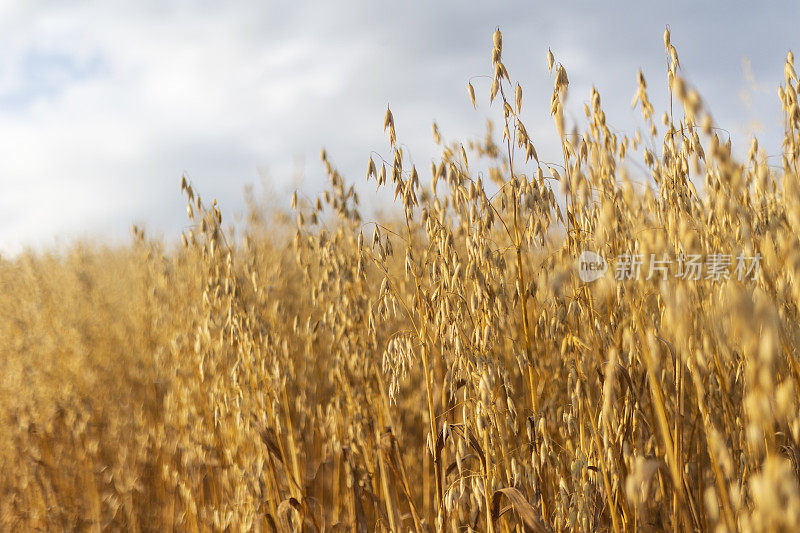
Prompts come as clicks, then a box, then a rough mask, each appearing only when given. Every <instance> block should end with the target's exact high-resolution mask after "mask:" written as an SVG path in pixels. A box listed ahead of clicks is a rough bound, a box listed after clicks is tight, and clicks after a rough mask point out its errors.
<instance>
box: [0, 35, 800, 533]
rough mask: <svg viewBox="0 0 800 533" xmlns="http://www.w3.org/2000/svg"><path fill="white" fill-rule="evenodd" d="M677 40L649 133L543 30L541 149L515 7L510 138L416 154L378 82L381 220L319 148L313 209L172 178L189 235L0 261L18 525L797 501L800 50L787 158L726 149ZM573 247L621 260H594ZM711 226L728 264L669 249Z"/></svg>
mask: <svg viewBox="0 0 800 533" xmlns="http://www.w3.org/2000/svg"><path fill="white" fill-rule="evenodd" d="M664 42H665V47H666V50H667V53H668V54H669V56H670V57H671V61H670V64H669V67H668V79H669V87H668V90H669V95H670V99H671V102H672V105H671V107H670V110H669V111H668V112H667V113H665V114H664V115H663V117H661V121H660V122H658V123H657V118H655V112H654V109H653V107H652V105H651V104H650V101H649V99H648V92H647V85H646V82H645V79H644V77H643V76H642V75H641V73H640V75H639V87H638V90H637V92H636V97H635V99H634V105H635V106H636V107H637V108H638V109H640V110H641V113H642V119H643V124H644V126H645V132H646V133H645V134H644V135H640V134H639V133H637V134H636V135H635V136H633V137H631V138H628V137H623V136H620V135H618V134H616V133H614V130H613V129H612V128H611V127H610V126H609V124H608V123H607V119H606V116H605V113H604V112H603V109H602V106H601V102H600V95H599V94H598V93H597V92H596V91H593V92H592V93H591V95H590V97H589V100H588V102H589V103H588V104H587V105H586V106H585V109H584V111H585V118H586V122H585V125H584V126H583V129H582V130H579V129H578V125H572V124H568V123H567V121H566V120H565V116H564V102H565V98H566V95H567V90H568V85H569V79H568V76H567V71H566V69H565V67H564V66H563V65H561V64H560V63H558V61H557V60H556V58H555V57H554V55H553V54H552V52H549V51H548V54H547V65H548V68H549V69H550V72H551V75H552V78H553V82H554V90H553V95H552V99H551V113H552V117H553V121H554V125H555V132H556V134H557V139H558V140H559V144H560V147H561V153H559V154H555V155H553V154H551V155H549V156H548V158H549V159H550V160H557V163H555V162H550V163H545V162H544V160H542V161H541V162H540V158H539V155H538V154H537V152H536V149H535V148H534V145H533V139H532V138H531V136H530V134H531V133H533V132H531V131H530V130H526V128H525V125H524V124H523V123H522V121H521V120H520V118H519V114H520V109H521V106H522V105H523V101H524V99H523V92H522V88H521V87H520V86H519V85H518V84H516V83H515V82H513V81H512V80H511V79H510V77H509V75H508V71H507V70H506V67H505V66H504V64H503V61H502V37H501V34H500V32H499V31H498V32H496V33H495V35H494V44H493V54H492V60H493V66H494V72H493V73H492V74H493V75H492V84H491V89H490V95H489V96H490V99H492V100H494V101H496V102H499V103H501V105H502V116H500V117H498V118H499V120H498V121H497V124H498V125H499V126H500V128H501V131H502V133H501V134H500V136H499V137H498V138H496V137H495V136H494V135H493V131H492V130H491V128H490V129H489V131H488V133H487V137H486V138H485V139H484V140H483V141H481V142H471V143H464V144H462V143H459V142H445V141H443V140H442V137H441V135H440V132H439V130H438V128H437V127H436V126H434V140H435V142H436V143H437V144H439V145H440V146H441V158H440V159H439V160H438V161H436V162H434V163H432V165H431V168H430V170H429V171H428V170H427V169H419V170H418V169H416V168H415V167H413V166H410V167H409V162H408V158H407V157H406V156H405V154H404V153H403V150H402V148H401V144H398V142H397V134H396V131H395V119H394V117H393V116H392V113H391V111H389V110H387V113H386V117H385V119H384V129H385V130H386V132H387V135H388V139H389V146H390V151H389V154H388V155H387V156H386V157H385V158H378V157H377V156H375V158H374V159H372V158H371V159H370V161H369V163H368V167H367V169H368V176H367V179H368V180H373V179H374V180H375V181H377V183H378V184H379V186H380V187H384V188H388V189H389V191H390V192H393V193H394V196H395V203H396V205H397V207H398V210H397V212H396V214H395V215H393V216H390V217H388V218H387V219H382V220H377V221H375V220H369V219H362V217H361V214H360V212H359V205H358V197H357V194H356V193H355V191H354V188H353V187H352V186H350V185H347V184H346V183H345V182H344V179H343V178H342V176H340V174H339V173H338V172H337V171H336V169H335V168H334V167H333V166H332V164H331V163H330V162H329V160H328V156H327V154H325V153H324V152H323V155H322V159H323V162H324V163H325V165H326V167H327V174H328V179H329V181H328V189H327V191H326V192H325V193H324V194H323V195H322V196H321V197H320V198H319V199H308V198H304V197H303V196H302V195H300V197H298V196H297V195H295V197H294V198H293V200H292V204H293V208H294V209H295V210H296V215H297V219H298V220H297V224H296V227H295V226H294V225H292V224H291V223H289V222H286V219H284V220H283V221H278V222H272V221H270V222H269V223H267V222H264V220H265V218H264V216H263V213H261V214H259V213H257V212H255V211H254V213H253V216H252V217H251V219H250V222H249V223H248V225H247V227H246V228H245V230H244V233H245V236H244V239H242V240H237V239H232V238H231V237H230V234H229V233H228V232H227V230H226V225H225V224H224V223H223V221H222V214H221V211H220V208H219V206H217V205H216V203H213V204H212V205H208V204H207V203H203V202H202V201H201V199H200V197H199V196H196V194H195V191H194V190H193V188H192V185H191V183H188V182H186V181H185V180H183V181H182V183H181V187H182V191H183V192H184V194H185V196H186V199H187V206H188V215H189V218H190V221H191V225H192V226H191V227H192V229H191V230H190V231H187V232H186V233H185V234H183V235H182V240H183V245H184V246H183V247H182V248H178V249H171V248H169V247H165V245H163V244H162V243H160V242H158V241H155V240H150V239H148V238H146V237H145V236H144V234H143V233H142V232H141V231H140V230H138V229H136V230H135V239H134V242H133V244H132V245H131V246H130V247H127V248H121V249H104V248H100V247H98V246H77V245H76V246H74V247H73V248H72V249H70V251H69V252H67V253H64V254H58V253H55V252H54V253H51V254H36V255H35V254H26V255H23V256H20V257H18V258H15V259H11V260H9V259H4V260H2V261H1V262H0V317H1V318H2V319H1V320H0V417H2V418H1V419H0V428H2V431H1V432H0V528H2V529H3V530H17V531H26V530H64V529H69V530H72V529H80V530H84V529H85V530H98V529H111V530H129V531H142V530H145V531H156V530H158V531H161V530H181V531H184V530H186V531H198V530H202V531H209V530H213V531H217V530H229V531H240V530H258V531H272V530H278V531H286V530H295V531H299V530H301V529H302V530H312V531H313V530H317V531H323V530H324V531H330V530H334V529H338V530H341V531H375V530H391V531H400V530H402V531H408V530H411V531H438V530H447V531H468V530H474V531H489V532H495V531H497V532H501V531H502V532H510V531H614V532H622V531H650V530H674V531H689V530H703V531H706V530H709V531H710V530H718V531H739V530H741V531H796V530H798V529H799V528H800V485H799V484H798V483H799V482H800V466H799V465H798V461H799V460H800V411H799V405H798V404H799V402H798V399H800V364H799V362H798V355H799V352H800V312H799V311H798V306H800V238H799V237H798V236H799V235H800V182H799V181H798V180H800V172H798V171H799V170H800V108H798V96H797V95H798V91H800V86H799V85H798V79H797V75H796V73H795V70H794V64H793V63H794V58H793V56H792V55H791V53H790V54H789V56H788V57H787V60H786V69H785V80H784V81H783V83H782V84H781V86H780V89H779V96H780V103H781V105H782V107H783V110H784V119H785V122H784V124H785V138H784V142H783V145H782V147H781V151H782V154H783V155H782V163H781V164H780V165H779V166H770V165H768V164H767V158H766V154H765V152H764V151H763V149H762V148H761V147H759V146H758V144H757V143H756V142H755V141H753V144H752V149H751V150H750V153H749V155H748V158H747V160H746V161H737V160H735V158H734V157H733V155H732V153H731V146H730V142H727V143H725V142H722V141H720V139H719V138H718V136H717V131H718V130H717V129H716V128H715V126H714V121H713V120H712V118H711V116H710V115H709V114H708V112H707V111H706V108H705V106H704V105H703V102H702V101H701V99H700V96H699V95H698V94H697V93H696V92H695V91H694V90H692V89H691V87H690V86H689V85H688V84H687V82H686V81H685V80H684V79H683V78H682V76H681V70H680V65H679V60H678V54H677V52H676V51H675V48H674V46H673V45H672V43H671V42H670V36H669V32H666V33H665V35H664ZM467 90H468V95H469V97H470V99H471V101H472V103H473V105H477V104H476V94H475V89H474V87H473V86H472V85H471V84H470V85H469V86H468V89H467ZM478 96H480V95H478ZM571 128H572V129H571ZM570 129H571V131H570ZM632 160H636V161H641V162H642V167H641V168H643V169H644V172H646V173H647V174H645V175H641V176H639V178H640V179H641V180H642V181H648V182H649V183H650V185H649V186H644V187H642V186H639V185H637V184H636V183H634V181H632V178H631V174H633V173H634V171H632V170H630V169H631V168H633V167H632V166H630V165H628V162H630V161H632ZM479 169H480V170H479ZM635 172H639V173H640V174H641V173H642V172H640V171H638V170H637V171H635ZM483 178H487V179H488V180H491V183H484V182H483ZM423 180H424V181H425V182H426V183H423ZM428 180H430V184H429V185H428V183H427V181H428ZM694 184H697V185H698V187H699V186H700V185H701V184H703V185H704V187H702V189H703V191H702V192H700V193H698V192H697V191H696V189H695V185H694ZM582 251H593V252H596V253H598V254H599V255H600V256H602V257H604V258H606V259H607V260H609V263H610V264H609V270H608V271H607V272H606V274H605V275H603V276H601V277H600V279H598V280H597V281H593V282H591V283H588V282H584V281H582V280H581V278H580V276H579V272H578V269H579V265H578V263H577V258H578V257H579V255H580V254H581V252H582ZM709 254H720V256H719V257H717V256H714V257H715V258H716V259H715V260H719V259H721V258H722V257H724V258H727V260H728V261H729V263H727V264H726V265H729V266H730V270H726V271H724V272H722V271H717V274H716V275H713V274H711V271H710V270H707V271H704V272H703V275H701V276H698V277H697V279H692V278H691V277H687V276H680V275H678V273H677V272H673V271H669V272H665V271H663V270H660V269H658V268H657V267H659V266H664V265H665V264H669V265H672V267H673V268H678V267H680V268H684V267H686V265H687V264H688V263H684V259H685V258H688V257H694V256H703V257H707V256H708V255H709ZM631 257H637V258H640V260H641V263H640V264H638V263H637V264H636V267H637V268H640V269H641V275H631V276H629V277H630V278H631V279H620V280H617V279H616V277H617V276H615V273H618V272H619V270H618V267H619V261H620V260H621V259H618V258H631ZM745 257H747V258H758V259H759V263H758V265H756V266H758V268H757V269H751V270H749V271H747V272H746V273H745V274H746V275H744V276H742V275H741V274H742V272H738V275H737V271H735V270H734V268H735V267H739V266H741V265H740V263H741V261H742V260H743V258H745ZM704 266H705V267H706V268H710V267H709V266H708V263H705V264H704ZM654 272H655V275H652V274H653V273H654Z"/></svg>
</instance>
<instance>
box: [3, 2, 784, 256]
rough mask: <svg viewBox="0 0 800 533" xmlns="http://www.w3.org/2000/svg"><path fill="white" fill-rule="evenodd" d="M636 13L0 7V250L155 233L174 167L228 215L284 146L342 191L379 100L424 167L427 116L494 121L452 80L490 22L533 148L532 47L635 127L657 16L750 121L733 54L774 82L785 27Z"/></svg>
mask: <svg viewBox="0 0 800 533" xmlns="http://www.w3.org/2000/svg"><path fill="white" fill-rule="evenodd" d="M650 9H651V8H649V7H648V8H647V9H645V7H640V6H638V4H635V3H626V4H625V5H616V6H611V5H610V4H609V5H606V4H603V5H602V6H601V5H599V4H596V3H590V2H586V3H585V4H584V5H582V6H575V7H570V8H567V7H565V6H547V7H545V6H538V7H537V6H533V5H532V4H531V3H527V2H526V3H523V2H515V1H508V2H501V3H499V4H496V5H491V6H489V5H486V6H475V7H473V6H469V5H465V4H464V3H463V2H458V3H457V2H451V1H447V2H437V3H426V2H421V1H420V2H403V3H382V2H367V1H366V0H360V1H348V2H340V3H333V2H324V3H323V2H316V3H313V4H311V3H309V4H300V3H290V2H278V1H273V2H256V1H233V2H228V3H224V4H223V3H219V2H210V1H205V2H184V1H162V2H156V1H145V2H137V3H131V2H118V1H109V2H103V3H91V4H90V3H85V2H64V1H54V0H37V1H26V2H22V1H10V2H4V3H3V5H2V7H0V251H2V252H4V253H14V252H17V251H19V250H20V249H21V248H22V247H24V246H27V245H32V246H39V245H46V244H47V243H50V242H52V241H53V239H54V238H55V236H57V235H62V236H74V235H96V236H101V237H103V238H110V239H113V238H117V239H118V238H121V237H125V236H126V235H127V228H128V226H129V224H130V223H132V222H134V221H136V222H140V223H145V224H146V225H147V226H148V227H149V228H151V229H153V230H154V231H156V232H163V233H164V234H165V235H167V236H174V235H176V234H177V232H178V231H179V230H180V228H181V227H183V226H184V225H185V224H186V221H185V219H184V216H185V215H184V209H183V203H182V200H181V198H180V195H179V189H178V186H177V184H178V182H179V179H180V176H181V174H182V173H183V172H187V173H188V174H189V175H190V177H191V178H192V179H193V180H194V182H195V184H196V188H197V189H198V190H199V191H200V192H201V193H202V194H203V195H204V196H205V197H207V198H211V197H217V198H218V199H219V200H220V202H221V203H222V206H223V210H224V211H226V212H228V213H233V212H235V211H238V210H241V209H242V206H243V202H242V190H243V187H244V185H245V184H247V183H251V182H256V181H258V180H259V179H260V174H259V172H260V169H263V168H268V169H269V173H268V174H269V177H270V179H271V180H272V181H273V185H274V187H275V188H276V190H278V191H281V190H284V189H286V188H289V187H290V186H291V176H292V174H293V171H294V168H295V161H296V159H297V157H302V158H303V159H305V160H306V161H307V163H308V164H307V165H306V168H307V172H308V174H309V176H308V182H309V183H308V186H309V187H310V188H312V189H313V188H315V187H318V185H317V184H319V183H320V182H321V179H320V178H321V176H322V173H321V168H320V166H319V164H318V162H317V159H316V158H317V154H318V153H319V149H320V148H321V147H323V146H325V147H326V148H327V149H328V152H329V154H330V156H331V158H332V160H333V161H334V162H335V163H336V164H337V166H338V167H339V168H340V169H341V170H342V171H343V172H344V173H345V175H346V176H348V177H349V178H350V179H351V180H353V181H356V182H359V183H360V182H361V181H362V180H363V176H364V171H365V168H366V160H367V158H368V157H369V154H370V152H371V151H373V150H374V151H380V152H382V153H386V152H387V150H386V143H385V139H384V137H383V134H382V130H381V122H382V118H383V113H384V111H385V109H386V105H387V104H389V103H391V106H392V110H393V112H394V115H395V119H396V121H397V126H398V135H399V137H400V140H401V142H404V143H406V145H407V146H408V151H409V153H410V154H411V156H412V157H413V158H414V161H415V163H417V164H418V165H419V166H420V167H422V168H427V166H428V164H429V161H430V158H431V157H433V156H434V155H435V154H434V150H433V145H432V142H431V141H430V139H431V137H430V124H431V122H432V121H433V120H437V121H438V122H439V124H440V126H441V129H442V131H443V133H444V135H445V136H446V137H447V138H463V137H464V136H477V135H481V134H482V133H483V122H484V119H485V117H486V115H487V114H492V115H494V116H497V108H496V107H497V106H496V105H495V108H494V109H489V108H488V106H487V104H488V101H487V100H488V98H487V97H486V95H487V91H488V83H485V80H484V79H482V78H475V79H474V83H475V85H476V89H477V90H478V92H479V95H478V96H479V100H481V105H480V108H479V112H478V113H475V112H474V111H472V109H471V106H470V105H469V103H468V99H467V96H466V90H465V87H466V83H467V81H468V80H469V79H470V77H471V76H480V75H485V74H488V73H489V67H490V62H489V60H490V47H491V33H492V31H493V30H494V28H495V27H496V26H502V28H503V31H504V41H505V45H504V49H505V51H504V56H505V60H506V63H507V65H508V67H509V70H510V71H511V74H512V77H514V78H517V79H519V80H520V81H521V82H522V83H523V86H524V88H525V102H526V103H525V114H526V118H527V119H528V124H529V127H528V130H529V132H530V133H531V134H532V136H533V138H534V140H535V141H536V142H537V148H538V149H539V153H540V154H543V153H546V152H547V151H548V148H551V147H553V146H554V145H553V142H552V126H551V122H550V119H549V115H548V109H547V108H548V102H549V92H550V91H551V90H552V86H551V81H550V79H549V78H548V76H547V71H546V67H545V61H544V54H545V52H546V51H547V48H548V47H552V48H553V50H554V52H555V53H556V56H557V59H558V60H561V61H563V62H564V64H565V65H566V66H567V68H568V70H569V72H570V80H571V82H572V83H571V88H570V92H571V93H570V94H571V96H570V103H571V105H572V106H573V109H574V110H575V111H574V112H573V115H574V116H575V117H576V119H580V116H581V113H580V112H579V110H580V107H581V103H582V102H583V101H584V100H585V99H586V98H587V95H588V91H589V88H590V87H591V86H592V84H593V83H594V84H596V85H597V87H598V88H599V90H600V91H601V94H602V95H603V101H604V105H605V106H606V107H607V114H608V116H609V119H610V120H611V122H612V123H613V124H615V125H618V126H619V127H621V128H623V129H626V130H627V129H629V128H632V127H634V126H635V124H636V121H635V117H636V114H635V113H633V112H632V111H631V110H630V108H629V102H630V98H631V96H632V94H633V91H634V88H635V75H636V71H637V69H638V68H639V67H643V68H644V70H645V72H646V74H647V75H648V80H649V81H650V85H651V87H652V88H653V92H654V93H656V94H654V95H653V96H654V100H655V101H656V103H658V102H659V101H661V102H663V101H665V100H664V98H663V95H662V96H661V97H660V98H661V99H660V100H659V95H658V92H659V91H661V87H663V70H664V69H663V59H664V58H663V45H662V44H661V32H662V31H663V27H664V25H665V24H666V23H670V24H671V26H672V31H673V40H674V41H675V42H676V43H677V45H678V46H679V51H680V53H681V59H682V62H683V64H684V67H685V69H686V71H687V73H689V78H690V80H692V81H693V82H695V83H696V84H697V86H698V87H699V88H700V89H701V92H702V93H704V96H706V97H708V98H709V100H711V101H712V102H713V103H714V105H715V109H714V111H715V113H716V114H717V116H718V118H719V119H720V121H728V122H731V123H734V122H737V121H739V122H741V123H742V124H749V122H750V121H751V119H752V116H751V115H750V114H748V115H747V117H746V120H745V119H744V118H742V117H740V116H739V115H740V113H741V110H742V103H741V102H740V101H739V98H738V97H739V94H740V92H741V89H742V88H744V87H746V84H747V83H748V82H746V81H745V80H744V76H743V74H742V72H741V60H742V56H743V55H747V56H748V57H750V59H751V61H752V69H753V76H754V77H755V79H756V80H757V81H758V82H759V83H766V84H767V85H770V86H774V85H776V84H777V83H778V82H779V81H780V80H781V79H782V74H781V73H782V62H783V57H784V55H785V52H786V49H788V48H789V47H791V46H792V45H793V46H794V47H795V49H797V48H798V46H797V44H798V43H797V40H796V37H793V36H794V35H795V33H794V32H793V31H792V23H791V22H790V20H796V19H797V18H796V17H795V18H794V19H792V18H791V17H789V16H786V15H781V16H776V15H775V13H776V12H781V11H778V9H779V8H777V7H776V8H775V10H774V11H773V10H769V9H764V8H762V7H760V6H755V5H749V4H741V5H739V6H736V7H734V8H730V9H726V10H725V11H723V12H720V11H718V10H717V9H716V8H715V7H713V6H712V5H711V4H710V3H709V4H707V5H706V4H702V3H689V2H678V3H669V5H667V4H661V5H659V6H657V7H656V9H657V10H656V11H651V10H650ZM781 9H782V8H781ZM786 9H793V10H794V12H795V14H798V13H796V12H797V8H796V7H787V8H786ZM782 13H784V14H785V13H786V11H785V10H784V11H783V12H782ZM792 39H794V42H792ZM659 84H660V85H659ZM661 92H662V93H663V91H661ZM753 100H754V101H753V108H752V111H751V112H752V113H762V112H763V113H766V115H760V116H770V115H769V113H770V111H769V109H771V108H770V107H769V105H770V104H769V101H770V97H769V95H765V94H754V95H753ZM717 102H719V104H717ZM717 105H719V106H720V107H719V108H717V107H716V106H717ZM656 107H657V109H658V108H659V106H658V105H657V106H656ZM776 111H777V110H775V112H776ZM776 116H777V115H776ZM618 117H619V119H618ZM740 119H741V120H740ZM617 121H618V122H619V123H618V124H617ZM538 143H541V147H540V145H539V144H538Z"/></svg>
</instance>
